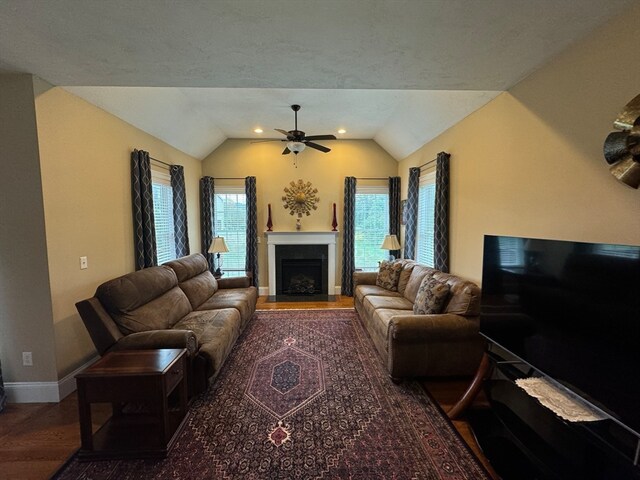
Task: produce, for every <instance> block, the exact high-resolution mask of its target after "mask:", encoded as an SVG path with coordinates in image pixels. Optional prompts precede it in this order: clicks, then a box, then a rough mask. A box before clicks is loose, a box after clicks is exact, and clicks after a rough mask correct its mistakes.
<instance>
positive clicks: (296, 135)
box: [258, 105, 336, 155]
mask: <svg viewBox="0 0 640 480" xmlns="http://www.w3.org/2000/svg"><path fill="white" fill-rule="evenodd" d="M291 110H293V112H294V114H295V128H294V129H293V130H289V131H287V130H283V129H281V128H276V129H275V130H276V131H277V132H280V133H281V134H283V135H285V136H286V137H287V138H286V140H285V139H282V140H280V141H281V142H287V146H286V147H285V149H284V150H283V151H282V154H283V155H289V154H290V153H291V152H293V153H294V155H298V154H299V153H300V152H302V151H303V150H304V149H305V148H306V147H310V148H315V149H316V150H320V151H321V152H324V153H327V152H330V151H331V149H330V148H327V147H325V146H323V145H319V144H317V143H315V140H335V139H336V136H335V135H309V136H307V135H306V134H305V133H304V132H303V131H302V130H298V111H299V110H300V105H291ZM258 141H260V140H258ZM262 141H264V142H272V141H278V140H262Z"/></svg>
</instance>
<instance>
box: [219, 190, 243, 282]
mask: <svg viewBox="0 0 640 480" xmlns="http://www.w3.org/2000/svg"><path fill="white" fill-rule="evenodd" d="M213 232H214V234H215V235H216V236H220V237H224V241H225V243H226V244H227V248H228V249H229V251H228V252H227V253H222V254H220V255H221V257H222V271H223V272H224V274H225V276H227V277H237V276H242V275H244V273H245V261H246V251H247V197H246V195H245V193H244V189H243V188H240V187H224V186H223V187H216V193H215V195H214V226H213Z"/></svg>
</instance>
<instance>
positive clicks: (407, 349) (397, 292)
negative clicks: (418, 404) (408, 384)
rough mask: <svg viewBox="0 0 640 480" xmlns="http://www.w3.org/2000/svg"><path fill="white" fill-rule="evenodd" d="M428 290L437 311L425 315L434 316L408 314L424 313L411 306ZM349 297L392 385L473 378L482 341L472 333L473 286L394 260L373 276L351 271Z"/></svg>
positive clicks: (476, 296)
mask: <svg viewBox="0 0 640 480" xmlns="http://www.w3.org/2000/svg"><path fill="white" fill-rule="evenodd" d="M390 269H392V270H393V274H392V275H391V278H390V277H389V275H388V274H389V270H390ZM381 285H382V286H381ZM421 286H422V288H421ZM429 289H431V290H434V291H438V292H439V300H440V302H439V305H437V306H436V308H435V310H434V309H431V310H429V309H427V310H428V311H435V312H437V313H414V306H415V307H416V308H415V310H416V311H417V312H421V311H424V305H418V306H416V304H415V302H416V298H417V297H419V298H418V300H420V301H421V302H423V301H424V299H425V297H429V294H430V291H429ZM353 296H354V305H355V309H356V311H357V312H358V314H359V316H360V318H361V320H362V322H363V324H364V326H365V329H366V330H367V332H368V333H369V336H370V337H371V339H372V340H373V343H374V344H375V346H376V349H377V351H378V353H379V354H380V356H381V358H382V360H383V361H384V363H385V365H386V367H387V371H388V374H389V376H391V378H392V379H394V380H399V379H401V378H403V377H419V376H454V375H471V374H473V373H475V371H476V369H477V368H478V365H479V363H480V359H481V357H482V354H483V352H484V340H483V338H482V337H481V336H480V334H479V333H478V330H479V313H480V289H479V288H478V286H477V285H476V284H474V283H473V282H470V281H466V280H463V279H462V278H460V277H457V276H455V275H450V274H447V273H443V272H440V271H438V270H435V269H433V268H429V267H427V266H424V265H421V264H418V263H416V262H414V261H411V260H397V261H396V262H382V264H381V270H380V271H379V272H360V271H356V272H355V273H354V275H353Z"/></svg>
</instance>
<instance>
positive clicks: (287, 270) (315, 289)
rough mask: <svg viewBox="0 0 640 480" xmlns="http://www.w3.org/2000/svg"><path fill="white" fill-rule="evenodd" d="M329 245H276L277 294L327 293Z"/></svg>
mask: <svg viewBox="0 0 640 480" xmlns="http://www.w3.org/2000/svg"><path fill="white" fill-rule="evenodd" d="M327 257H328V255H327V246H326V245H277V246H276V295H327V273H328V261H327Z"/></svg>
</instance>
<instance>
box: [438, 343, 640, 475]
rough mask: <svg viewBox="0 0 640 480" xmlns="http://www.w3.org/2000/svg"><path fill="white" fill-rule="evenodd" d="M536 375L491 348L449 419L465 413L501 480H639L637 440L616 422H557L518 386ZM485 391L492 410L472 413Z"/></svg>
mask: <svg viewBox="0 0 640 480" xmlns="http://www.w3.org/2000/svg"><path fill="white" fill-rule="evenodd" d="M535 373H536V372H535V370H533V369H532V368H531V367H530V366H529V365H528V364H525V363H523V362H521V361H520V360H519V359H517V358H515V357H512V356H510V355H509V354H508V353H507V352H504V351H503V350H502V349H500V348H499V347H497V346H496V345H493V344H491V345H490V346H489V350H488V352H487V353H486V354H485V357H484V358H483V361H482V363H481V365H480V368H479V370H478V372H477V374H476V376H475V377H474V380H473V381H472V383H471V385H470V386H469V388H468V389H467V391H466V392H465V394H464V395H463V397H462V398H461V400H460V401H459V402H458V404H456V405H455V406H454V407H453V408H452V409H451V410H450V411H449V413H448V415H449V417H450V418H456V417H459V416H460V415H461V414H462V413H466V416H467V419H468V421H469V424H470V425H471V428H472V429H473V432H474V434H475V436H476V440H477V441H478V444H479V445H480V448H481V449H482V450H483V453H484V455H485V456H486V457H487V459H488V460H489V461H490V462H491V465H492V466H493V468H494V469H495V470H496V472H497V473H498V474H499V475H500V476H501V477H502V478H503V480H510V479H517V480H528V479H531V480H534V479H535V480H539V479H557V480H566V479H581V480H584V479H592V480H605V479H606V480H609V479H611V480H613V479H615V480H622V479H629V480H640V466H638V458H637V456H638V448H639V445H640V439H639V438H638V436H636V435H634V434H633V433H632V432H630V431H628V430H626V429H625V428H623V427H622V426H620V425H618V424H617V423H616V422H614V421H613V420H612V419H606V420H601V421H596V422H568V421H565V420H563V419H562V418H560V417H558V416H557V415H556V414H555V413H553V412H552V411H551V410H549V409H548V408H546V407H544V406H543V405H542V404H541V403H540V402H539V401H538V400H536V399H535V398H533V397H531V396H529V395H528V394H527V393H526V392H525V391H524V390H522V389H521V388H520V387H518V386H517V385H516V383H515V380H516V379H518V378H526V377H530V376H532V374H535ZM481 388H482V389H483V390H484V393H485V395H486V397H487V400H488V402H489V405H490V408H489V409H482V410H480V409H469V408H468V406H469V405H470V404H471V402H472V401H473V396H474V395H475V394H477V393H478V392H479V390H480V389H481ZM463 400H464V401H463ZM634 463H635V464H634Z"/></svg>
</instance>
